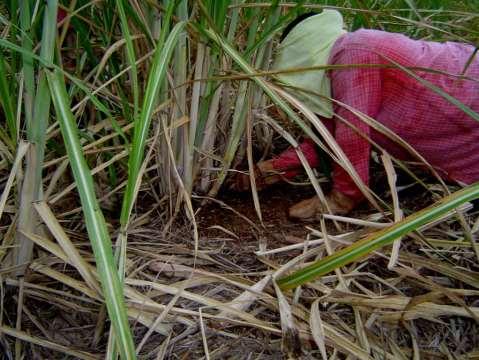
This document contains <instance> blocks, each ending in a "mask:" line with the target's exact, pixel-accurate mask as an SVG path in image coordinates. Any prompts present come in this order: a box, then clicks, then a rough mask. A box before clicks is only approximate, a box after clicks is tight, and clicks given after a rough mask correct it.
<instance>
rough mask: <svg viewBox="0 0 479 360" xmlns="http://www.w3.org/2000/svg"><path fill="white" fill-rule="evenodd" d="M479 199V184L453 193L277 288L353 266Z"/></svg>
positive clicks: (288, 279) (295, 284)
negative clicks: (372, 253) (395, 241)
mask: <svg viewBox="0 0 479 360" xmlns="http://www.w3.org/2000/svg"><path fill="white" fill-rule="evenodd" d="M477 198H479V183H475V184H474V185H471V186H468V187H466V188H464V189H462V190H460V191H457V192H456V193H454V194H451V195H449V196H447V197H445V198H443V199H442V200H440V201H438V202H437V203H436V204H434V205H432V206H430V207H427V208H425V209H423V210H421V211H418V212H416V213H414V214H412V215H410V216H408V217H407V218H405V219H404V220H403V221H401V222H398V223H396V224H394V225H392V226H391V227H389V228H386V229H384V230H381V231H379V232H377V233H374V234H372V235H370V236H368V237H367V238H365V239H362V240H360V241H358V242H356V243H354V244H352V245H350V246H348V247H346V248H344V249H342V250H340V251H338V252H336V253H334V254H332V255H330V256H327V257H325V258H323V259H321V260H319V261H317V262H315V263H313V264H311V265H309V266H307V267H305V268H303V269H301V270H298V271H296V272H295V273H293V274H291V275H289V276H285V277H283V278H280V279H279V280H278V285H279V286H280V287H281V288H282V289H292V288H295V287H297V286H299V285H302V284H304V283H307V282H309V281H312V280H314V279H316V278H318V277H320V276H323V275H325V274H327V273H329V272H331V271H333V270H334V269H338V268H340V267H341V266H345V265H347V264H350V263H352V262H354V261H356V260H358V259H360V258H362V257H364V256H366V255H368V254H370V253H371V252H373V251H374V250H376V249H379V248H381V247H383V246H385V245H388V244H391V243H393V242H394V240H396V239H398V238H400V237H402V236H404V235H406V234H408V233H410V232H412V231H415V230H417V229H418V228H419V227H421V226H423V225H425V224H427V223H429V222H431V221H433V220H435V219H437V218H439V217H440V216H442V215H444V214H445V213H447V212H449V211H451V210H453V209H455V208H457V207H458V206H460V205H461V204H463V203H465V202H468V201H471V200H474V199H477Z"/></svg>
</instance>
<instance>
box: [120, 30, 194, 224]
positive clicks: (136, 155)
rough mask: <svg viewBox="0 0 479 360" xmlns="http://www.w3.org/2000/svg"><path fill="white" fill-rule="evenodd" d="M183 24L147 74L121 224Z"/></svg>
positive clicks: (128, 208)
mask: <svg viewBox="0 0 479 360" xmlns="http://www.w3.org/2000/svg"><path fill="white" fill-rule="evenodd" d="M184 26H185V23H184V22H181V23H178V24H176V25H175V27H174V28H173V30H172V31H171V33H170V35H169V36H168V39H167V40H166V42H165V44H164V46H159V47H158V48H157V49H156V51H155V56H154V59H153V64H152V67H151V70H150V74H149V76H148V84H147V86H146V91H145V98H144V100H143V105H142V109H141V113H140V115H139V118H138V119H137V120H136V123H135V133H134V137H133V143H132V149H131V154H130V158H129V162H128V183H127V187H126V192H125V197H124V200H123V207H122V213H121V219H120V221H121V223H122V225H123V226H125V225H126V224H127V223H128V220H129V217H130V213H131V209H132V207H133V204H134V201H135V194H134V189H135V184H136V180H137V179H136V177H137V175H138V171H139V170H140V167H141V163H142V161H143V154H144V152H145V146H146V140H147V136H148V130H149V128H150V123H151V117H152V114H153V110H154V106H155V104H156V100H157V95H158V90H159V88H160V85H161V84H162V83H163V79H164V78H165V75H166V70H167V68H168V63H169V59H170V58H171V55H172V53H173V51H174V49H175V45H176V42H177V40H178V37H179V35H180V33H181V32H182V31H183V28H184ZM160 41H161V40H160Z"/></svg>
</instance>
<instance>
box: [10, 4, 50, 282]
mask: <svg viewBox="0 0 479 360" xmlns="http://www.w3.org/2000/svg"><path fill="white" fill-rule="evenodd" d="M44 9H45V11H44V16H43V26H42V42H41V50H40V59H42V61H43V62H46V63H52V62H53V55H54V49H55V39H56V34H57V26H56V25H57V10H58V1H57V0H48V2H47V3H46V6H45V8H44ZM28 58H29V59H30V60H32V57H28ZM32 66H33V64H32ZM24 70H25V68H24ZM37 78H38V86H37V89H36V94H35V98H34V99H33V115H32V116H33V119H32V121H31V122H29V121H28V115H27V113H28V110H27V106H26V108H25V113H26V116H25V117H26V119H27V123H26V128H27V138H28V141H29V142H30V143H32V144H34V146H31V147H30V148H29V150H28V155H27V161H26V167H25V178H24V180H23V184H22V191H21V197H20V201H21V207H20V212H19V221H18V229H19V230H21V231H19V232H17V234H16V235H17V239H16V241H17V245H18V246H17V247H16V248H15V263H16V265H23V264H25V263H27V262H29V261H30V260H31V258H32V253H33V242H32V241H30V239H28V238H27V237H25V236H24V235H22V232H33V233H35V231H38V229H37V216H36V214H35V212H34V209H33V207H32V206H31V204H32V202H33V201H36V200H40V199H41V198H42V196H43V186H42V185H43V178H42V167H43V159H44V156H45V136H46V129H47V125H48V120H49V115H50V102H51V99H50V92H49V91H48V83H47V79H46V78H45V69H43V68H42V69H40V70H39V72H38V74H37ZM26 79H27V77H26V73H25V80H26ZM29 94H30V91H26V93H25V104H27V103H28V101H29V100H28V101H27V98H28V96H29ZM30 100H31V99H30ZM17 274H18V275H19V274H20V272H19V273H17Z"/></svg>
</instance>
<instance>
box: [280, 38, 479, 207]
mask: <svg viewBox="0 0 479 360" xmlns="http://www.w3.org/2000/svg"><path fill="white" fill-rule="evenodd" d="M473 50H474V48H473V47H472V46H469V45H465V44H459V43H453V42H446V43H435V42H427V41H418V40H411V39H409V38H407V37H406V36H404V35H400V34H393V33H387V32H382V31H377V30H359V31H356V32H353V33H348V34H346V35H344V36H342V37H341V38H340V39H338V40H337V41H336V44H335V45H334V47H333V50H332V53H331V57H330V64H337V65H341V64H344V65H350V64H386V65H388V64H391V62H390V60H392V61H394V62H396V63H399V64H400V65H402V66H405V67H424V68H431V69H435V70H441V71H443V72H447V73H449V74H454V75H458V74H461V73H462V71H463V69H464V67H465V65H466V63H467V61H468V59H469V58H470V56H471V54H472V52H473ZM415 73H416V74H417V75H418V76H420V77H421V78H423V79H425V80H427V81H428V82H430V83H432V84H434V85H436V86H437V87H439V88H441V89H442V90H443V91H445V92H446V93H448V94H449V95H451V96H453V97H455V98H456V99H458V100H459V101H460V102H462V103H463V104H465V105H466V106H468V107H470V108H472V109H473V110H474V111H476V112H479V60H478V59H477V58H476V59H475V60H474V61H473V63H472V64H471V65H470V66H469V67H468V70H467V72H466V73H465V75H466V76H467V77H470V78H473V79H475V80H476V81H471V80H467V79H458V78H457V77H452V76H448V75H443V74H434V73H431V72H425V71H417V70H415ZM330 78H331V87H332V90H333V97H334V98H335V99H336V100H338V101H340V102H342V103H345V104H347V105H349V106H351V107H353V108H354V109H356V110H359V111H361V112H363V113H365V114H367V115H369V116H370V117H372V118H374V119H376V120H377V121H378V122H380V123H382V124H383V125H385V126H386V127H387V128H389V129H390V130H392V131H394V132H395V133H396V134H397V135H399V136H400V137H401V138H402V139H403V140H405V141H406V142H407V143H409V145H411V146H412V147H413V148H414V149H415V150H416V151H417V152H419V153H420V154H421V155H422V156H423V157H424V158H425V159H426V160H427V161H428V162H429V163H430V164H431V165H432V166H434V167H435V168H436V169H437V170H438V171H439V172H440V173H441V174H442V175H443V176H444V177H445V178H448V179H450V180H455V181H460V182H462V183H465V184H471V183H473V182H476V181H479V123H478V122H477V121H475V120H474V119H472V118H471V117H470V116H468V115H467V114H465V113H464V112H463V111H462V110H460V109H459V108H458V107H457V106H455V105H453V104H451V103H450V102H448V101H447V100H445V99H444V98H443V97H441V96H440V95H438V94H437V93H435V92H434V91H432V90H429V89H428V88H427V87H425V86H424V85H422V84H421V83H420V82H418V81H417V80H416V79H414V78H413V77H411V76H410V75H408V74H407V73H405V72H404V71H402V70H400V69H392V68H349V69H341V70H332V71H330ZM335 113H336V115H337V118H336V121H335V129H334V130H333V131H334V136H335V139H336V141H337V142H338V144H339V145H340V146H341V148H342V149H343V151H344V152H345V153H346V155H347V156H348V157H349V160H350V161H351V163H352V164H353V166H354V168H355V169H356V171H357V172H358V174H359V176H360V177H361V178H362V180H363V181H364V182H365V183H366V184H368V183H369V160H370V151H371V145H370V143H369V142H368V141H367V140H366V139H364V138H363V137H362V136H360V135H359V134H358V133H357V132H356V131H355V130H353V129H352V128H351V127H350V126H348V125H347V124H345V123H344V122H343V121H339V120H338V118H343V119H345V120H347V122H349V123H350V124H352V125H353V126H354V127H356V128H357V129H358V130H359V131H360V132H362V133H363V134H364V135H366V136H368V137H370V138H371V139H372V140H373V141H374V142H376V143H377V144H379V145H380V146H381V147H383V148H384V149H386V150H387V151H388V152H389V153H391V154H392V155H393V156H396V157H398V158H400V159H408V158H410V156H409V155H408V153H407V152H406V151H405V150H404V149H402V148H401V147H400V146H398V145H397V144H396V143H394V142H393V141H391V140H389V139H387V138H386V137H385V136H384V135H382V134H379V133H378V132H376V131H375V130H373V129H371V128H370V127H369V126H367V125H366V124H365V123H364V122H362V121H361V120H360V119H359V118H358V117H357V116H355V115H354V114H353V113H351V112H350V111H348V110H347V109H345V108H344V107H341V106H338V105H335ZM309 141H311V140H309ZM309 147H310V145H308V147H307V148H308V149H309ZM310 153H311V152H310V151H309V152H308V153H305V155H306V157H307V158H308V160H309V159H310V158H311V160H313V163H315V164H316V162H317V156H316V157H311V156H310V155H309V154H310ZM290 155H291V154H288V155H287V157H288V158H289V160H288V161H289V162H288V169H292V168H293V167H294V166H292V163H291V159H290V158H291V156H290ZM282 158H283V155H280V156H279V158H278V159H276V160H275V164H277V165H278V169H279V168H281V166H282V160H281V159H282ZM296 159H297V157H296ZM297 161H298V162H297V166H300V163H299V160H297ZM333 189H335V190H338V191H339V192H341V193H343V194H345V195H347V196H349V197H351V198H352V199H354V200H356V201H359V200H361V199H362V197H363V196H362V194H361V192H360V191H359V189H358V188H357V187H356V185H355V184H354V183H353V181H352V179H351V178H350V177H349V175H348V174H347V173H346V172H345V171H344V170H343V169H342V168H341V167H340V166H339V165H336V164H335V165H334V167H333Z"/></svg>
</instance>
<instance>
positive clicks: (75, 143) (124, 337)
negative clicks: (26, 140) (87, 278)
mask: <svg viewBox="0 0 479 360" xmlns="http://www.w3.org/2000/svg"><path fill="white" fill-rule="evenodd" d="M47 77H48V83H49V85H50V91H51V95H52V99H53V104H54V106H55V110H56V115H57V120H58V122H59V123H60V129H61V133H62V136H63V139H64V142H65V147H66V150H67V154H68V158H69V160H70V166H71V169H72V172H73V176H74V178H75V182H76V183H77V188H78V192H79V194H80V201H81V204H82V209H83V214H84V216H85V223H86V227H87V231H88V235H89V238H90V242H91V245H92V248H93V253H94V255H95V260H96V264H97V268H98V273H99V275H100V280H101V285H102V289H103V293H104V297H105V302H106V305H107V309H108V315H109V317H110V321H111V323H112V325H113V329H114V331H115V336H116V338H117V344H118V347H119V350H120V354H121V357H122V358H123V359H136V355H135V347H134V343H133V338H132V335H131V331H130V328H129V324H128V318H127V314H126V307H125V303H124V296H123V288H122V286H121V282H120V279H119V276H118V272H117V269H116V265H115V261H114V259H113V252H112V243H111V239H110V235H109V234H108V230H107V227H106V222H105V219H104V217H103V213H102V212H101V210H100V206H99V203H98V200H97V198H96V195H95V191H94V186H93V178H92V176H91V173H90V169H89V168H88V165H87V163H86V160H85V156H84V154H83V151H82V147H81V144H80V139H79V134H78V128H77V127H76V123H75V119H74V117H73V114H72V112H71V110H70V101H69V99H68V94H67V90H66V86H65V82H64V79H63V76H62V73H61V72H60V71H58V70H55V71H54V72H50V71H48V72H47Z"/></svg>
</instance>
